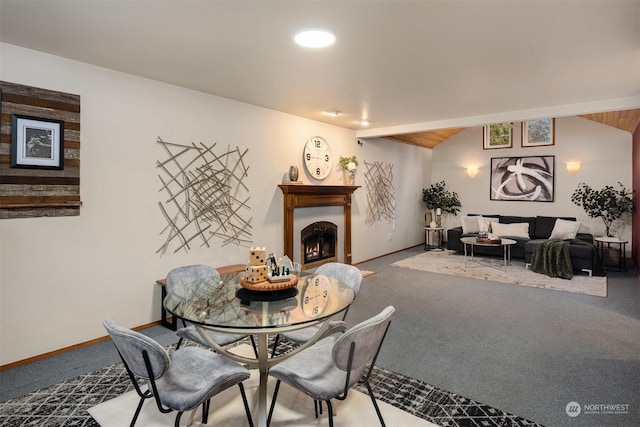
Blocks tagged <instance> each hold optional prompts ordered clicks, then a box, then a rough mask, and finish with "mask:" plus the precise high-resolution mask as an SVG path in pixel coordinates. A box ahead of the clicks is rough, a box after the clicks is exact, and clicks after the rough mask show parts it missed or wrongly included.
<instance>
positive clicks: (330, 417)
mask: <svg viewBox="0 0 640 427" xmlns="http://www.w3.org/2000/svg"><path fill="white" fill-rule="evenodd" d="M325 402H327V413H328V414H329V427H333V405H332V404H331V400H329V399H327V400H325Z"/></svg>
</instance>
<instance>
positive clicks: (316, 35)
mask: <svg viewBox="0 0 640 427" xmlns="http://www.w3.org/2000/svg"><path fill="white" fill-rule="evenodd" d="M294 40H295V41H296V43H298V44H299V45H300V46H304V47H310V48H320V47H327V46H331V45H332V44H333V43H334V42H335V41H336V37H335V36H334V35H333V34H331V33H330V32H329V31H327V30H304V31H301V32H299V33H298V34H296V36H295V38H294Z"/></svg>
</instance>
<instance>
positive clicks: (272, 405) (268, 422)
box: [267, 380, 280, 426]
mask: <svg viewBox="0 0 640 427" xmlns="http://www.w3.org/2000/svg"><path fill="white" fill-rule="evenodd" d="M278 390H280V380H278V381H277V382H276V388H274V389H273V398H272V399H271V408H269V415H268V416H267V426H269V424H271V416H272V415H273V408H274V407H275V406H276V399H277V397H278Z"/></svg>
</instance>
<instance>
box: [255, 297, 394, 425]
mask: <svg viewBox="0 0 640 427" xmlns="http://www.w3.org/2000/svg"><path fill="white" fill-rule="evenodd" d="M394 311H395V308H393V306H388V307H387V308H385V309H384V310H382V311H381V312H380V313H379V314H378V315H376V316H374V317H372V318H370V319H368V320H365V321H364V322H361V323H359V324H357V325H356V326H354V327H352V328H350V329H349V330H347V331H346V332H345V333H344V334H341V335H340V334H334V335H332V336H330V337H327V338H325V339H323V340H321V341H318V342H317V343H315V344H314V345H312V346H311V347H309V348H306V349H305V350H303V351H301V352H300V353H298V354H295V355H293V356H291V357H290V358H289V359H286V360H284V361H283V362H280V363H278V364H277V365H275V366H273V367H272V368H271V369H270V370H269V375H271V376H272V377H274V378H276V379H277V380H278V381H277V382H276V386H275V389H274V392H273V400H272V401H271V408H270V409H269V416H268V418H267V424H269V422H270V421H271V417H272V415H273V409H274V407H275V404H276V398H277V397H278V390H279V389H280V383H281V382H284V383H286V384H288V385H290V386H292V387H294V388H296V389H298V390H300V391H302V392H303V393H305V394H307V395H308V396H310V397H312V398H313V399H314V400H315V401H323V400H324V401H325V402H326V403H327V413H328V414H329V426H331V427H332V426H333V408H332V405H331V399H334V398H335V399H338V400H344V399H346V398H347V393H348V391H349V389H351V387H353V386H354V385H355V384H356V383H364V384H365V385H366V387H367V390H368V391H369V396H370V397H371V402H373V407H374V408H375V410H376V414H377V415H378V419H379V420H380V424H381V425H382V426H384V425H385V424H384V419H383V418H382V414H381V413H380V408H378V404H377V403H376V399H375V397H374V395H373V391H372V390H371V385H370V384H369V378H370V376H371V372H372V371H373V366H374V365H375V362H376V358H377V357H378V353H379V352H380V347H381V346H382V342H383V341H384V337H385V335H386V333H387V330H388V329H389V324H390V322H391V315H392V314H393V312H394ZM317 416H318V412H317V407H316V417H317Z"/></svg>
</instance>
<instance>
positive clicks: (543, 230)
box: [531, 216, 576, 239]
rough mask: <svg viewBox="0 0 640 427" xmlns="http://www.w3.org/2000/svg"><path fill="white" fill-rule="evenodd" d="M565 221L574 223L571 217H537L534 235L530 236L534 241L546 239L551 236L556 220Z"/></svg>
mask: <svg viewBox="0 0 640 427" xmlns="http://www.w3.org/2000/svg"><path fill="white" fill-rule="evenodd" d="M558 218H560V219H566V220H568V221H575V220H576V219H575V218H572V217H557V216H537V217H536V227H535V229H534V230H535V233H534V234H532V235H531V237H532V238H534V239H548V238H549V236H551V232H552V231H553V227H554V226H555V225H556V219H558Z"/></svg>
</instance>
